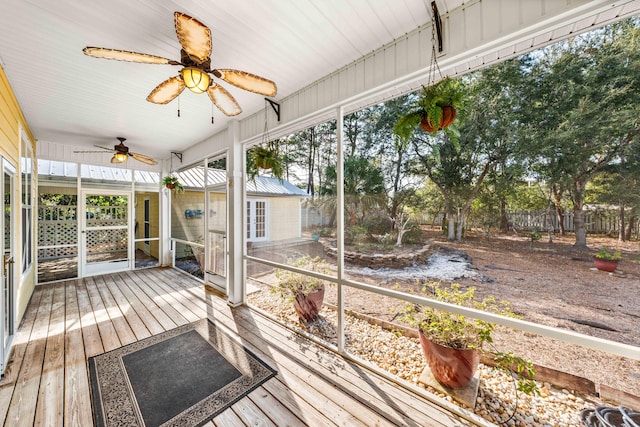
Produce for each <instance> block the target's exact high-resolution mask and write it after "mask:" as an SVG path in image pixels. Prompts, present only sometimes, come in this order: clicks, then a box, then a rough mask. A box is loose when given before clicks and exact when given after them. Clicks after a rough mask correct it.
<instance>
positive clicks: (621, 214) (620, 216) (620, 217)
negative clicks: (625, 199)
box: [618, 203, 625, 242]
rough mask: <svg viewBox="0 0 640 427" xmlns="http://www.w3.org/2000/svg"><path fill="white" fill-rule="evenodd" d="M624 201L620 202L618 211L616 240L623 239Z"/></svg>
mask: <svg viewBox="0 0 640 427" xmlns="http://www.w3.org/2000/svg"><path fill="white" fill-rule="evenodd" d="M624 208H625V206H624V203H620V211H619V212H618V241H619V242H624V241H625V223H624Z"/></svg>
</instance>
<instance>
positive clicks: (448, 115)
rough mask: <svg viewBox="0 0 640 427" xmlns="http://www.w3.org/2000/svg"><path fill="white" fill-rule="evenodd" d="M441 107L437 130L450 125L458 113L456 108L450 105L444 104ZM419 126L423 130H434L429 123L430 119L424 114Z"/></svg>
mask: <svg viewBox="0 0 640 427" xmlns="http://www.w3.org/2000/svg"><path fill="white" fill-rule="evenodd" d="M441 108H442V115H441V116H440V123H439V124H438V129H437V130H442V129H445V128H448V127H449V126H451V124H452V123H453V121H454V120H455V119H456V115H457V114H458V112H457V111H456V109H455V108H453V107H452V106H450V105H445V106H444V107H441ZM420 127H421V128H422V130H424V131H425V132H433V131H435V130H436V129H435V128H434V126H433V124H432V123H431V121H430V120H429V117H428V116H426V115H425V116H424V117H423V118H422V121H421V122H420Z"/></svg>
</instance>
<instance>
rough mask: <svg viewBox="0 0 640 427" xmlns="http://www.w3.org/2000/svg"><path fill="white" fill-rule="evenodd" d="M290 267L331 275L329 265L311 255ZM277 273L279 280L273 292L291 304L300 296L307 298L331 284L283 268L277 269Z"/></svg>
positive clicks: (296, 261)
mask: <svg viewBox="0 0 640 427" xmlns="http://www.w3.org/2000/svg"><path fill="white" fill-rule="evenodd" d="M290 265H291V266H293V267H297V268H301V269H304V270H309V271H315V272H316V273H322V274H329V273H330V266H329V264H328V263H327V262H326V261H324V260H323V259H321V258H320V257H315V258H311V257H310V256H309V255H305V256H303V257H301V258H298V259H297V260H295V261H293V262H291V263H290ZM275 273H276V278H277V279H278V280H277V283H276V285H275V286H274V287H273V288H272V289H271V290H272V292H273V293H276V294H278V295H280V297H281V298H282V299H285V300H288V301H289V302H291V301H293V300H294V299H295V298H296V296H298V295H305V296H306V295H309V294H310V293H312V292H315V291H317V290H320V289H323V288H325V287H326V286H327V285H330V284H331V282H328V281H327V280H323V279H319V278H317V277H313V276H309V275H306V274H302V273H298V272H295V271H291V270H285V269H283V268H278V269H276V271H275Z"/></svg>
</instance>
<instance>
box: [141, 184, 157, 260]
mask: <svg viewBox="0 0 640 427" xmlns="http://www.w3.org/2000/svg"><path fill="white" fill-rule="evenodd" d="M135 198H136V206H135V221H136V223H137V224H138V230H137V232H136V239H142V238H144V201H145V199H149V214H150V215H149V225H150V236H149V237H152V238H153V237H160V199H159V196H158V193H157V192H142V191H137V192H136V194H135ZM159 243H160V242H159V241H158V240H152V241H150V242H149V255H151V256H152V257H154V258H157V259H160V252H159ZM136 249H140V250H144V242H138V243H136Z"/></svg>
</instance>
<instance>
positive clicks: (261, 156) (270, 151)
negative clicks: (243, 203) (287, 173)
mask: <svg viewBox="0 0 640 427" xmlns="http://www.w3.org/2000/svg"><path fill="white" fill-rule="evenodd" d="M267 102H268V100H267V99H266V98H265V108H264V133H263V134H262V144H261V145H257V146H255V147H253V148H250V149H249V150H248V151H247V174H248V175H249V178H250V179H251V180H252V181H253V180H254V179H255V177H256V176H257V175H258V174H259V172H260V170H263V171H271V175H273V176H274V177H275V178H278V179H279V180H280V181H282V176H283V174H284V166H283V160H282V156H281V155H280V150H279V149H278V141H277V140H276V141H271V139H270V138H269V122H268V120H267V111H268V106H267Z"/></svg>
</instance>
